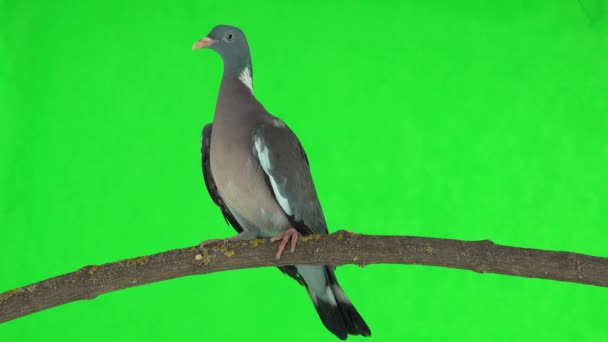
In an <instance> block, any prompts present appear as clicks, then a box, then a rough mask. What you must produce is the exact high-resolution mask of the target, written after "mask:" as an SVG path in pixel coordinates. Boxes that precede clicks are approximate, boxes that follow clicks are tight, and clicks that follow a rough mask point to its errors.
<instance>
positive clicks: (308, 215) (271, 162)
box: [253, 118, 327, 235]
mask: <svg viewBox="0 0 608 342" xmlns="http://www.w3.org/2000/svg"><path fill="white" fill-rule="evenodd" d="M253 154H254V155H255V156H256V157H257V159H258V162H259V163H260V166H261V167H262V169H263V170H264V174H265V176H266V180H267V182H266V183H267V184H268V186H269V187H270V188H271V190H272V193H273V194H274V197H275V199H276V201H277V203H279V205H280V207H281V208H282V209H283V211H284V212H285V215H286V216H287V217H288V218H289V221H290V223H291V224H292V225H293V227H294V228H295V229H296V230H298V232H299V233H300V234H302V235H308V234H315V233H319V234H327V225H326V223H325V218H324V216H323V211H322V210H321V205H320V204H319V199H318V197H317V192H316V190H315V186H314V183H313V181H312V176H311V174H310V168H309V166H308V160H307V158H306V154H305V153H304V149H303V148H302V145H301V144H300V141H299V140H298V138H297V137H296V135H295V134H294V133H293V132H292V131H291V129H289V127H287V126H286V125H285V124H284V123H283V122H282V121H280V120H278V119H276V118H275V119H272V121H271V122H269V123H264V124H261V125H260V126H258V127H257V128H256V130H255V131H254V134H253Z"/></svg>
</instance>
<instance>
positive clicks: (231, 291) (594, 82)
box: [0, 0, 608, 342]
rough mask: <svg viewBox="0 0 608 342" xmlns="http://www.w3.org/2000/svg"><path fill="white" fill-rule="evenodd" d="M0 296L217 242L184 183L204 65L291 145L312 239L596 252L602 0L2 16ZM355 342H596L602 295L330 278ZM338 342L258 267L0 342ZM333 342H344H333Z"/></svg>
mask: <svg viewBox="0 0 608 342" xmlns="http://www.w3.org/2000/svg"><path fill="white" fill-rule="evenodd" d="M0 6H1V7H0V33H1V34H2V39H1V41H0V43H1V45H0V80H1V81H0V166H1V167H0V190H1V196H0V229H1V242H0V244H1V246H0V262H1V266H0V291H4V290H8V289H11V288H14V287H18V286H21V285H25V284H28V283H32V282H35V281H38V280H41V279H44V278H47V277H51V276H55V275H58V274H62V273H66V272H70V271H74V270H76V269H78V268H80V267H82V266H85V265H89V264H99V263H104V262H109V261H114V260H118V259H122V258H127V257H134V256H139V255H145V254H150V253H155V252H159V251H163V250H168V249H173V248H178V247H186V246H191V245H194V244H196V243H198V242H200V241H201V240H204V239H209V238H219V237H227V236H231V235H233V234H234V231H233V230H232V229H231V228H230V227H228V226H226V224H225V223H224V220H223V218H222V216H221V214H220V212H219V210H218V209H217V208H216V207H215V206H214V204H213V203H212V201H211V200H210V198H209V196H208V194H207V192H206V190H205V187H204V184H203V180H202V177H201V170H200V162H199V144H200V132H201V128H202V126H203V125H204V124H205V123H207V122H210V121H211V120H212V116H213V110H214V106H215V99H216V96H217V91H218V86H219V81H220V78H221V67H222V65H221V61H220V58H219V57H218V56H217V55H215V54H214V53H212V52H210V51H195V52H192V51H191V50H190V48H191V46H192V43H193V42H194V41H195V40H197V39H199V38H201V37H203V36H204V35H205V34H206V33H207V32H208V31H209V30H210V29H211V28H212V27H213V26H214V25H216V24H219V23H226V24H233V25H237V26H239V27H241V28H243V29H244V31H245V32H246V34H247V36H248V39H249V42H250V45H251V50H252V57H253V65H254V70H255V82H254V83H255V92H256V95H257V97H258V99H260V101H261V102H262V103H264V105H265V106H266V108H267V109H268V110H269V111H270V112H271V113H274V114H275V115H277V116H279V117H281V118H282V119H284V120H285V121H286V122H287V123H288V124H289V125H290V126H291V127H292V129H294V131H295V132H296V133H297V134H298V136H299V138H300V139H301V141H302V143H303V145H304V147H305V148H306V150H307V153H308V156H309V159H310V164H311V167H312V171H313V175H314V178H315V182H316V185H317V188H318V192H319V196H320V199H321V203H322V205H323V208H324V211H325V213H326V217H327V221H328V224H329V226H330V230H336V229H340V228H348V229H351V230H354V231H357V232H362V233H369V234H401V235H420V236H430V237H443V238H454V239H466V240H478V239H491V240H493V241H494V242H496V243H500V244H506V245H515V246H523V247H534V248H542V249H553V250H568V251H577V252H581V253H587V254H591V255H598V256H608V247H607V246H608V233H607V229H608V184H607V182H606V179H607V174H608V133H607V132H608V90H607V89H606V85H607V84H608V67H607V66H608V23H607V18H606V17H605V14H608V7H607V5H606V2H605V1H599V0H598V1H575V0H560V1H558V0H553V1H542V0H525V1H523V0H522V1H508V2H505V3H503V2H500V1H459V2H456V1H431V2H429V1H407V2H382V4H379V3H378V2H377V1H335V2H334V1H300V2H298V3H297V4H287V3H286V2H283V1H275V2H258V1H231V2H228V1H213V2H209V1H177V2H164V1H129V2H125V1H116V0H111V1H54V2H47V1H16V0H15V1H0ZM337 273H338V277H339V279H340V281H341V283H342V285H343V287H344V288H345V290H346V292H347V293H348V295H349V296H350V298H351V299H352V301H353V302H354V303H355V305H356V307H357V308H358V309H359V311H360V312H361V313H362V315H363V317H364V318H365V319H366V321H367V322H368V324H369V325H370V327H371V329H372V335H373V337H372V338H373V340H374V341H400V340H407V341H422V340H424V341H446V340H492V341H513V340H585V341H606V340H608V328H607V325H606V314H607V307H608V290H607V289H604V288H598V287H592V286H586V285H576V284H569V283H559V282H553V281H547V280H538V279H524V278H515V277H507V276H499V275H480V274H476V273H473V272H468V271H461V270H451V269H443V268H434V267H426V266H400V265H370V266H368V267H365V268H363V269H362V268H359V267H356V266H344V267H340V268H339V269H338V271H337ZM285 338H288V339H289V340H292V341H311V340H314V341H335V340H336V339H335V337H334V336H333V335H331V334H330V333H329V332H327V331H326V330H325V328H324V327H323V326H322V324H321V323H320V321H319V319H318V317H317V314H316V313H315V311H314V309H313V306H312V305H311V302H310V300H309V298H308V296H307V294H306V292H305V291H304V289H302V288H300V287H299V286H298V285H297V284H296V283H295V282H294V281H292V280H291V279H289V278H287V277H285V276H284V275H282V274H281V273H280V272H278V271H277V270H276V269H273V268H265V269H251V270H240V271H233V272H225V273H219V274H211V275H205V276H196V277H188V278H182V279H176V280H171V281H166V282H162V283H157V284H152V285H148V286H142V287H138V288H132V289H128V290H124V291H119V292H115V293H110V294H105V295H102V296H100V297H98V298H96V299H94V300H92V301H82V302H77V303H71V304H68V305H64V306H62V307H58V308H54V309H50V310H47V311H44V312H40V313H37V314H34V315H31V316H27V317H23V318H20V319H17V320H14V321H11V322H8V323H6V324H2V325H0V341H3V342H4V341H137V340H164V341H183V340H190V341H216V340H236V339H243V340H251V341H255V340H263V339H264V340H266V339H267V340H277V339H285ZM351 338H352V340H363V339H362V338H358V337H351Z"/></svg>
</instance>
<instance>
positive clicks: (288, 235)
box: [270, 228, 298, 260]
mask: <svg viewBox="0 0 608 342" xmlns="http://www.w3.org/2000/svg"><path fill="white" fill-rule="evenodd" d="M289 239H291V248H290V249H289V251H290V252H291V253H293V252H294V251H295V250H296V243H297V242H298V231H297V230H296V229H295V228H289V230H288V231H286V232H285V233H283V234H279V235H277V236H273V237H272V238H270V242H275V241H279V240H281V243H280V244H279V249H278V250H277V254H276V256H275V258H276V259H277V260H279V259H281V255H282V254H283V250H284V249H285V246H286V245H287V242H289Z"/></svg>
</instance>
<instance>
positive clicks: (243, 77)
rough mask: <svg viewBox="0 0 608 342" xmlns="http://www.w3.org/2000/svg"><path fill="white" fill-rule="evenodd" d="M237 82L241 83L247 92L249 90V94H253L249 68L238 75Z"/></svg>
mask: <svg viewBox="0 0 608 342" xmlns="http://www.w3.org/2000/svg"><path fill="white" fill-rule="evenodd" d="M239 81H241V82H243V84H244V85H245V86H246V87H247V88H249V90H251V93H253V85H252V82H253V80H252V79H251V70H250V69H249V67H245V69H243V71H241V74H240V75H239Z"/></svg>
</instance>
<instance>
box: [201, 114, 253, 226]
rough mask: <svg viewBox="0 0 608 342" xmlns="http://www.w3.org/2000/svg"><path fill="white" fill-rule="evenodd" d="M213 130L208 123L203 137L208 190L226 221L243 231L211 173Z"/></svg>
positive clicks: (203, 155) (202, 145) (205, 177)
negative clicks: (210, 151) (210, 150)
mask: <svg viewBox="0 0 608 342" xmlns="http://www.w3.org/2000/svg"><path fill="white" fill-rule="evenodd" d="M211 132H212V124H207V125H205V127H204V128H203V136H202V139H201V165H202V167H203V178H204V180H205V185H206V186H207V191H209V195H210V196H211V199H212V200H213V202H215V204H217V206H218V207H220V210H221V211H222V214H223V215H224V218H225V219H226V222H228V223H230V225H231V226H232V227H234V229H236V231H237V232H238V233H242V232H243V227H241V225H240V224H239V222H238V221H237V220H236V219H235V218H234V216H233V215H232V214H231V213H230V210H228V207H227V206H226V203H224V200H223V199H222V197H221V196H220V194H219V192H218V191H217V186H216V185H215V180H214V179H213V174H212V173H211V159H210V158H209V146H210V145H211Z"/></svg>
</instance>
